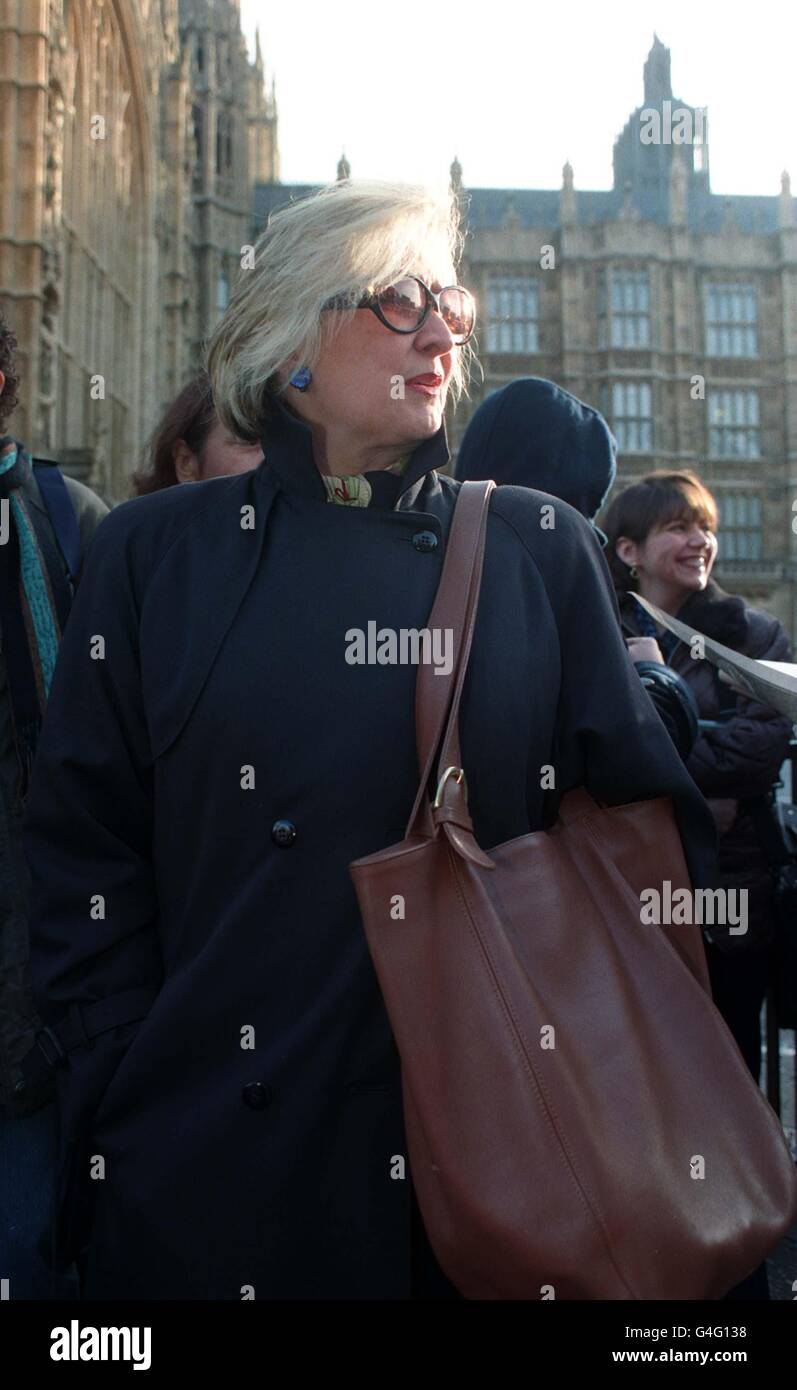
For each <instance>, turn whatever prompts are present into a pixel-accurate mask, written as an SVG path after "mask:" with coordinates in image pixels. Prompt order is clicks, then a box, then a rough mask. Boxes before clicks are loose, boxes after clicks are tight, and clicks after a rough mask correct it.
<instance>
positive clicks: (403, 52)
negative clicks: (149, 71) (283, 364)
mask: <svg viewBox="0 0 797 1390" xmlns="http://www.w3.org/2000/svg"><path fill="white" fill-rule="evenodd" d="M240 8H241V16H242V21H243V27H244V32H245V33H246V35H247V39H248V40H249V41H250V47H251V48H253V44H254V33H255V27H256V26H259V28H260V39H261V46H262V51H263V58H264V61H265V64H266V74H267V80H268V82H269V83H270V80H271V76H272V74H276V79H277V102H278V107H279V117H280V131H279V138H280V151H281V157H282V170H281V173H282V181H283V182H284V183H327V182H331V181H332V180H333V179H334V177H335V171H336V167H337V162H338V159H339V157H340V153H341V150H342V149H345V151H346V155H347V157H348V159H349V162H350V164H351V167H352V175H353V177H355V178H356V177H358V176H359V177H361V178H378V177H385V178H395V179H401V180H406V181H411V180H418V181H422V182H431V183H441V182H447V180H448V170H449V165H450V163H451V160H452V159H453V158H454V156H455V155H457V156H458V157H459V160H460V163H461V164H462V167H463V181H464V183H465V185H466V186H467V185H470V186H471V187H474V188H475V187H494V188H505V187H514V188H558V187H559V186H560V184H561V172H562V165H563V164H564V162H565V160H566V159H569V160H570V162H571V164H572V165H573V169H574V173H575V185H576V188H595V189H598V188H609V187H610V186H611V182H612V163H611V159H612V145H613V143H614V140H615V138H616V136H617V135H618V134H619V133H620V131H621V130H622V127H623V126H624V124H625V122H626V120H627V118H628V117H629V116H630V114H631V112H632V111H633V110H634V108H635V107H636V106H641V105H642V104H643V91H642V66H643V63H644V61H645V58H646V56H647V53H648V50H649V49H650V45H651V43H652V41H653V33H654V30H655V32H656V33H657V34H658V36H659V38H660V39H661V40H662V42H663V43H664V44H666V45H667V47H668V48H669V49H670V51H671V55H672V85H673V95H674V97H675V98H676V99H679V100H682V101H685V102H688V103H689V104H690V105H692V106H705V107H707V108H708V122H709V124H708V133H709V147H710V158H711V187H712V190H713V191H714V192H715V193H725V194H727V193H769V194H776V193H778V192H779V190H780V174H781V170H782V169H784V168H787V169H789V171H790V173H791V176H792V188H793V191H794V192H795V193H796V194H797V76H795V74H796V73H797V62H796V59H797V53H796V45H795V40H797V5H795V3H794V0H754V3H752V4H745V5H742V4H739V3H738V0H703V3H700V4H694V5H687V4H675V3H674V0H669V3H664V0H556V2H555V3H552V4H547V5H546V4H541V3H538V4H535V3H534V0H437V2H436V3H433V4H432V3H429V0H425V3H421V0H402V3H393V4H388V3H386V0H371V2H370V3H365V0H293V3H292V4H290V5H287V4H285V3H284V0H283V3H276V0H240Z"/></svg>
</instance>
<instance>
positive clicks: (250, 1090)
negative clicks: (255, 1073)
mask: <svg viewBox="0 0 797 1390" xmlns="http://www.w3.org/2000/svg"><path fill="white" fill-rule="evenodd" d="M241 1095H242V1096H243V1102H244V1105H248V1106H249V1109H250V1110H265V1108H266V1106H267V1105H270V1104H271V1101H272V1100H273V1098H274V1092H273V1091H272V1089H271V1087H270V1086H267V1085H265V1083H264V1082H263V1081H250V1082H249V1085H248V1086H244V1088H243V1091H242V1092H241Z"/></svg>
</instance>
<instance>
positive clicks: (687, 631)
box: [634, 594, 797, 722]
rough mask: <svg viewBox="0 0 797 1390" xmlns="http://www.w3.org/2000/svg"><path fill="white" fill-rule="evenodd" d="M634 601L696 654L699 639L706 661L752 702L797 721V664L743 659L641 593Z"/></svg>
mask: <svg viewBox="0 0 797 1390" xmlns="http://www.w3.org/2000/svg"><path fill="white" fill-rule="evenodd" d="M634 598H635V599H636V601H637V603H639V604H641V605H642V607H643V608H644V610H645V612H646V613H649V614H650V616H651V618H653V619H654V621H655V622H657V623H659V624H660V625H661V626H662V627H666V628H667V629H668V631H669V632H674V633H675V636H676V637H680V639H681V641H682V642H685V643H686V645H687V646H688V647H690V646H691V647H692V650H693V651H694V650H695V649H696V648H695V647H694V646H692V642H693V639H694V638H696V637H699V638H700V642H701V645H702V650H703V651H704V652H705V660H706V661H710V662H711V663H712V665H714V666H716V667H717V669H718V670H720V671H724V672H725V673H726V675H728V676H729V677H730V678H731V680H732V681H733V683H734V685H737V686H739V687H740V688H741V689H743V690H744V691H746V693H747V694H748V696H749V697H750V699H751V700H760V701H761V703H762V704H765V705H771V706H772V708H773V709H776V710H778V712H779V713H780V714H785V715H786V718H787V719H791V720H792V722H794V721H795V720H797V665H793V664H792V663H791V662H788V661H755V660H754V659H753V658H752V657H750V656H743V655H742V653H741V652H735V651H732V649H731V648H730V647H725V646H723V644H722V642H715V641H714V638H713V637H707V636H706V634H705V633H704V632H700V631H699V629H698V628H696V627H690V626H689V625H688V623H682V622H680V621H679V620H678V618H673V617H672V616H671V615H670V614H669V613H665V612H663V610H662V609H661V608H656V607H655V606H654V605H653V604H652V603H648V601H647V599H644V598H642V596H641V595H640V594H634ZM695 660H696V661H700V660H701V657H695Z"/></svg>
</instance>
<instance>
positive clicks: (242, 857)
mask: <svg viewBox="0 0 797 1390" xmlns="http://www.w3.org/2000/svg"><path fill="white" fill-rule="evenodd" d="M264 446H265V455H266V462H265V463H264V464H262V465H261V466H260V468H258V469H257V470H256V471H255V472H252V473H249V474H244V475H240V476H238V477H234V478H227V479H217V480H213V481H209V482H206V483H199V484H194V485H191V486H185V487H177V488H174V489H171V490H170V491H167V492H163V493H160V494H156V495H154V496H150V497H145V498H141V499H137V500H135V501H132V502H128V503H125V504H123V505H122V506H120V507H118V508H117V509H116V510H115V511H114V512H113V513H112V514H111V515H110V517H109V518H108V519H107V520H106V521H105V522H104V523H103V524H102V526H101V527H100V529H99V531H98V533H97V537H96V540H95V543H94V546H93V550H92V554H91V556H90V559H89V563H88V565H87V568H86V572H85V575H84V578H83V582H82V585H81V588H80V591H79V593H78V596H77V601H76V603H75V606H74V608H73V611H72V616H71V619H70V623H69V627H68V629H67V632H66V636H65V639H64V642H63V645H62V648H61V654H60V659H59V663H58V669H57V673H56V677H55V682H54V685H53V689H52V694H51V699H50V705H49V709H48V715H47V722H46V726H45V730H44V733H43V737H42V740H41V744H40V750H39V757H38V762H37V766H36V771H35V775H34V782H33V788H32V792H31V796H30V803H29V810H28V817H27V849H28V854H29V857H30V860H31V866H32V874H33V882H34V909H33V929H32V957H33V962H32V963H33V978H34V984H35V991H36V997H37V1001H38V1004H39V1007H40V1009H41V1012H42V1015H43V1016H44V1017H45V1019H46V1020H47V1021H48V1022H50V1023H52V1024H53V1025H56V1026H57V1025H58V1024H59V1022H61V1021H63V1020H65V1019H69V1018H71V1020H72V1022H73V1026H74V1021H75V1020H76V1019H77V1020H78V1021H79V1020H80V1019H84V1020H85V1019H87V1018H88V1019H89V1020H90V1021H91V1020H93V1022H92V1023H91V1027H90V1028H89V1030H88V1032H89V1033H91V1032H93V1031H95V1030H96V1028H97V1027H98V1026H99V1025H98V1023H97V1020H98V1018H100V1017H101V1016H102V1019H103V1023H104V1025H105V1030H104V1031H102V1032H100V1033H98V1035H97V1036H95V1037H90V1036H89V1037H88V1039H87V1042H84V1043H81V1044H80V1045H79V1046H77V1047H75V1048H74V1050H73V1051H72V1052H71V1054H70V1062H69V1065H68V1067H66V1068H63V1069H62V1070H61V1071H60V1073H59V1104H60V1108H61V1117H62V1128H63V1134H62V1162H61V1173H60V1179H59V1194H58V1211H59V1219H58V1235H59V1250H60V1254H61V1257H62V1258H66V1256H67V1255H68V1254H69V1252H70V1251H71V1250H72V1249H74V1248H75V1247H76V1246H78V1245H79V1244H80V1243H81V1241H82V1240H84V1239H85V1238H86V1236H87V1234H88V1232H89V1230H90V1234H91V1239H90V1245H89V1251H90V1255H89V1264H88V1288H87V1292H88V1293H89V1294H90V1295H92V1296H105V1297H131V1298H189V1297H193V1298H220V1299H239V1298H241V1296H242V1293H241V1291H242V1289H248V1288H251V1289H253V1290H254V1295H255V1296H256V1297H257V1298H261V1299H269V1298H309V1299H312V1298H346V1299H358V1298H379V1299H394V1298H406V1297H412V1296H416V1295H417V1292H418V1285H417V1283H414V1282H413V1271H412V1263H411V1262H412V1259H413V1258H414V1257H417V1254H418V1251H419V1249H420V1243H419V1241H418V1238H417V1235H415V1236H413V1233H412V1192H411V1183H410V1179H409V1177H408V1176H407V1177H405V1178H401V1177H397V1176H395V1173H396V1171H397V1165H396V1164H395V1162H394V1158H395V1156H397V1155H404V1154H405V1152H406V1150H405V1139H404V1130H403V1120H402V1104H401V1093H400V1073H399V1059H398V1055H397V1051H396V1047H395V1043H394V1041H393V1037H392V1034H391V1030H390V1027H389V1025H388V1021H387V1017H386V1014H385V1010H384V1006H383V1004H382V1000H381V996H380V992H379V989H378V986H377V982H376V977H375V974H374V971H373V968H372V965H371V962H370V957H369V954H368V950H367V946H366V942H365V938H364V934H363V931H362V925H361V922H360V919H359V914H358V909H357V903H356V898H355V895H354V890H353V886H352V883H351V881H350V878H349V875H348V872H347V866H348V864H349V863H350V862H351V861H352V860H354V859H357V858H360V857H361V856H363V855H367V854H370V853H371V852H373V851H376V850H378V849H380V848H382V847H383V846H385V845H388V844H390V843H392V842H394V841H395V840H397V839H400V838H401V837H402V835H403V833H404V830H405V827H406V822H407V818H408V815H409V811H410V808H411V805H412V802H413V799H414V796H415V792H416V790H417V781H418V768H417V765H416V754H415V738H414V691H415V674H416V673H415V669H414V668H413V667H411V666H401V665H395V666H388V665H363V666H356V665H350V664H348V663H347V661H346V660H345V655H344V653H345V650H346V646H347V642H346V633H347V630H348V629H351V628H362V629H363V630H366V629H367V625H368V622H369V621H370V620H375V621H376V622H377V624H378V625H379V627H391V628H401V627H422V626H423V625H424V624H425V622H426V620H427V618H428V615H429V612H430V609H431V606H432V602H433V599H434V595H435V590H436V587H437V583H438V580H439V577H440V570H441V565H442V561H443V555H444V552H445V544H446V537H447V533H448V528H449V523H450V519H451V515H452V511H453V507H454V503H455V500H456V496H457V492H458V489H459V486H460V484H459V483H457V482H455V481H453V480H452V479H450V478H448V477H445V476H440V475H439V474H438V472H437V471H436V469H438V468H440V467H441V466H443V465H444V464H445V463H446V461H447V459H448V449H447V444H446V438H445V430H444V428H441V430H440V431H439V433H438V434H437V435H436V436H435V437H434V438H433V439H431V440H428V441H426V442H425V443H424V444H423V445H422V446H420V447H419V448H418V449H417V450H416V451H415V453H414V454H413V455H412V458H411V460H410V464H409V466H408V469H407V471H406V473H405V475H404V477H403V478H398V477H395V476H394V475H381V476H377V477H376V486H375V491H374V498H373V501H372V504H371V506H370V507H368V508H347V507H338V506H332V505H329V504H328V503H327V501H326V494H325V492H324V488H323V484H322V482H321V479H320V475H319V474H318V472H317V469H316V467H315V463H314V461H313V454H312V448H311V439H310V432H309V430H308V429H307V428H306V426H304V425H303V424H302V423H301V422H300V421H298V420H297V419H296V418H295V417H293V416H292V415H291V414H289V412H288V411H286V410H285V409H284V407H275V408H274V410H273V412H272V418H271V419H270V421H269V423H268V424H267V426H266V429H265V433H264ZM373 476H374V475H372V477H373ZM549 504H553V505H554V506H555V523H556V524H555V529H553V530H550V529H544V528H543V527H541V525H540V508H541V506H543V505H549ZM250 508H251V509H253V511H249V510H246V509H250ZM242 509H244V510H243V511H242ZM250 519H253V523H254V524H253V526H252V527H251V528H250V527H249V526H247V525H246V522H247V520H250ZM242 521H243V522H244V524H243V525H242ZM422 532H426V533H429V532H431V533H432V535H433V537H434V543H432V542H430V541H429V540H428V538H427V539H426V540H425V541H419V540H418V536H419V534H420V533H422ZM98 637H102V638H103V639H104V659H95V657H96V653H97V651H98V650H99V647H98V644H97V642H96V638H98ZM92 642H93V643H94V646H93V651H94V653H95V655H94V656H93V655H92ZM462 747H463V761H464V765H465V767H466V770H467V774H468V784H469V789H470V798H471V809H472V812H473V818H474V824H475V830H476V834H477V837H478V839H479V841H480V843H481V844H482V845H483V846H485V847H489V846H491V845H495V844H498V843H499V842H501V841H503V840H506V839H509V838H510V837H512V836H517V835H522V834H525V833H527V832H529V831H531V830H537V829H540V828H541V827H543V826H547V825H549V824H551V823H552V821H553V819H554V818H555V813H556V803H557V801H558V797H559V795H560V794H561V792H562V791H564V790H565V789H567V788H568V787H569V786H572V785H575V784H578V783H584V784H586V785H587V787H588V788H589V789H590V790H591V791H592V792H593V794H594V795H595V796H596V797H598V798H600V799H602V800H604V801H606V802H609V803H615V804H616V803H621V802H625V801H631V800H635V799H639V798H647V797H654V796H658V795H661V794H669V795H672V796H673V797H674V799H675V803H676V807H677V813H678V816H679V823H680V827H681V833H682V836H683V839H684V844H685V848H686V852H687V856H688V859H689V863H690V868H691V870H692V873H693V876H694V879H695V882H696V884H698V885H701V886H702V885H707V884H709V883H710V882H711V881H712V878H713V874H714V864H713V854H714V832H713V824H712V821H711V817H710V815H709V813H708V811H707V810H706V807H705V803H704V802H703V800H702V798H701V796H700V795H699V793H698V792H697V789H696V788H695V786H694V783H693V782H692V781H691V779H690V777H689V775H688V773H687V772H686V771H685V769H684V767H683V766H682V764H681V762H680V759H679V758H678V756H677V754H676V753H675V751H674V749H673V747H672V745H671V743H670V740H669V738H668V736H667V734H666V732H665V730H664V728H663V726H662V725H661V723H660V721H659V719H658V716H657V715H656V713H655V711H654V710H653V708H652V706H651V704H650V702H649V700H648V698H647V695H646V694H645V692H644V690H643V689H642V687H641V685H640V683H639V680H638V678H637V677H636V675H635V673H634V670H633V667H632V666H631V663H630V662H629V660H628V657H627V654H626V650H625V647H624V645H623V642H622V638H621V636H620V631H619V625H618V617H617V607H616V600H615V598H614V594H613V591H612V588H611V584H610V581H609V576H608V571H607V569H606V565H605V561H604V559H603V556H602V553H601V550H600V546H599V544H598V541H597V540H596V538H595V536H594V533H593V532H592V530H591V528H590V527H589V525H588V523H587V522H586V521H584V520H583V519H582V517H581V516H579V515H578V513H577V512H576V511H575V510H574V509H573V508H571V507H570V506H569V505H568V504H567V503H564V502H561V501H556V500H555V499H553V498H551V497H548V496H547V495H545V494H541V493H535V492H533V491H531V490H529V489H526V488H514V487H503V488H501V489H500V490H499V491H498V492H496V493H495V494H494V496H493V499H492V504H491V512H490V517H489V524H488V533H487V550H486V561H485V568H484V580H483V589H482V595H481V601H480V605H479V611H478V619H477V625H476V632H475V638H474V643H473V650H472V655H471V661H470V667H469V673H468V677H467V683H466V688H465V691H464V698H463V706H462ZM548 763H554V765H555V768H556V776H557V790H556V793H555V794H552V793H551V792H550V791H549V792H544V791H543V790H542V789H541V786H540V781H541V768H542V766H543V764H548ZM245 768H252V769H254V786H253V787H249V786H247V785H245V784H246V783H247V781H248V780H250V775H248V774H247V773H246V772H242V769H245ZM242 783H243V784H244V785H242ZM277 822H290V823H291V825H292V827H293V832H295V833H293V832H292V831H291V828H290V827H288V828H287V829H285V828H284V827H283V829H282V831H280V829H279V827H278V826H277ZM275 827H276V828H275ZM97 895H101V897H102V900H103V903H104V906H103V903H98V901H97ZM103 911H104V917H101V916H100V915H99V914H100V913H102V912H103ZM530 911H531V912H533V905H530ZM131 990H138V991H139V992H140V997H142V998H143V997H146V998H147V999H148V1000H151V1002H150V1003H149V1004H148V1009H147V1011H146V1015H145V1016H144V1017H143V1018H140V1019H139V1020H138V1021H135V1020H133V1021H127V1022H124V1023H121V1024H120V1026H117V1027H109V1026H107V1025H108V1024H109V1023H110V1022H112V1021H113V1020H114V1017H115V1014H114V1010H115V1009H116V1017H119V1016H120V1015H121V1016H122V1017H124V1015H125V1007H126V1006H125V1004H124V1001H125V1000H128V1001H129V992H130V991H131ZM118 1000H122V1004H121V1005H120V1006H119V1008H118V1009H117V1005H116V1003H115V1002H114V1001H118ZM101 1001H106V1002H105V1003H103V1002H101ZM129 1012H130V1010H129V1008H128V1013H129ZM142 1012H144V1010H143V1008H142V1007H139V1008H138V1013H142ZM248 1029H253V1030H254V1033H253V1035H250V1034H248V1033H247V1031H246V1030H248ZM242 1030H243V1031H242ZM252 1037H253V1041H254V1046H252V1047H249V1046H242V1041H248V1040H251V1038H252ZM94 1156H100V1158H101V1160H103V1161H104V1177H96V1176H95V1177H92V1176H91V1173H92V1171H94V1172H95V1173H97V1172H98V1171H102V1166H101V1164H99V1163H98V1162H97V1161H96V1160H95V1161H94V1168H93V1170H92V1168H91V1163H92V1160H93V1157H94Z"/></svg>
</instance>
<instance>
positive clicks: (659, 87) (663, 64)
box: [643, 34, 672, 106]
mask: <svg viewBox="0 0 797 1390" xmlns="http://www.w3.org/2000/svg"><path fill="white" fill-rule="evenodd" d="M643 74H644V79H645V105H646V106H659V105H660V103H661V102H662V101H664V100H665V99H666V98H668V97H669V98H672V81H671V79H670V50H669V48H665V47H664V44H663V43H662V41H661V39H660V38H659V36H658V34H654V35H653V47H652V48H651V50H650V52H649V54H648V56H647V61H646V62H645V67H644V69H643Z"/></svg>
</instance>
